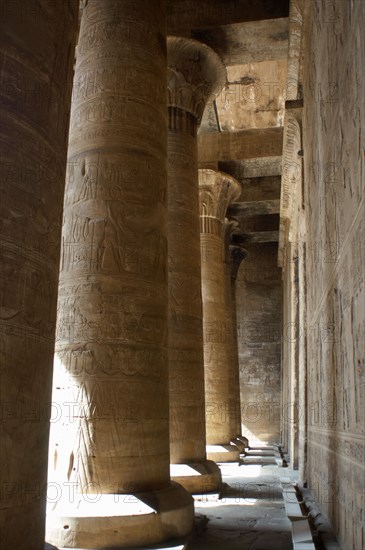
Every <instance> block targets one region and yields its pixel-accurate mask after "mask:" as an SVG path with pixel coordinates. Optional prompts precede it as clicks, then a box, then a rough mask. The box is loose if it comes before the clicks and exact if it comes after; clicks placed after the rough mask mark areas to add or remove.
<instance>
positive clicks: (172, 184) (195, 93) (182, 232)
mask: <svg viewBox="0 0 365 550" xmlns="http://www.w3.org/2000/svg"><path fill="white" fill-rule="evenodd" d="M167 46H168V49H167V58H168V73H167V74H168V78H167V88H168V112H169V130H168V214H167V225H168V258H169V262H168V263H169V266H168V287H169V290H168V294H169V334H168V346H169V384H170V453H171V463H173V464H174V463H175V464H176V463H177V464H179V463H180V464H181V463H184V462H185V463H192V462H201V461H205V458H206V457H205V446H206V440H205V398H204V356H203V306H202V295H201V261H200V217H199V183H198V142H197V128H198V126H199V122H200V118H201V116H202V113H203V110H204V106H205V104H206V101H207V100H208V98H209V97H211V96H212V94H213V93H214V92H215V91H216V90H218V89H219V88H220V86H221V82H222V80H224V79H225V74H226V71H225V67H224V65H223V63H222V62H221V60H220V59H219V57H218V56H217V54H216V53H215V52H213V50H211V49H210V48H208V47H207V46H206V45H204V44H201V43H199V42H197V41H196V40H189V39H186V38H177V37H168V41H167ZM200 477H201V476H200ZM201 481H202V483H203V480H201ZM202 483H201V484H200V485H201V486H202Z"/></svg>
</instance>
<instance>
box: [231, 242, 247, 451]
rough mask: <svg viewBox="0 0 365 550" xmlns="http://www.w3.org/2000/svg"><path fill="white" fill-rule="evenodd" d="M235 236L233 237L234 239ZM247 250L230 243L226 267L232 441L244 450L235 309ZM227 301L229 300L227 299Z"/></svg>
mask: <svg viewBox="0 0 365 550" xmlns="http://www.w3.org/2000/svg"><path fill="white" fill-rule="evenodd" d="M234 237H235V235H233V239H234ZM247 254H248V253H247V250H245V249H244V248H243V247H242V245H240V244H234V243H233V242H231V244H230V245H229V264H228V265H227V267H228V269H227V271H228V273H227V285H228V286H229V292H230V299H231V312H232V327H233V330H232V340H231V342H232V373H233V375H232V390H231V393H232V396H233V398H234V401H235V427H234V430H235V431H234V441H236V443H237V440H238V441H241V442H242V443H243V446H244V449H246V448H247V447H248V446H249V443H248V440H247V438H246V437H244V436H243V435H242V418H241V392H240V367H239V356H238V341H237V337H238V330H237V307H236V279H237V274H238V269H239V267H240V265H241V262H242V261H243V260H244V259H245V258H246V257H247ZM228 299H229V298H228Z"/></svg>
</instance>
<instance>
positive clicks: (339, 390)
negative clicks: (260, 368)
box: [300, 0, 365, 549]
mask: <svg viewBox="0 0 365 550" xmlns="http://www.w3.org/2000/svg"><path fill="white" fill-rule="evenodd" d="M305 25H306V26H305V36H306V48H305V65H304V83H305V86H304V94H303V95H304V120H303V127H304V143H303V147H304V177H305V197H304V200H305V210H306V222H307V223H306V225H307V239H306V243H305V245H306V257H307V260H306V264H307V281H308V285H307V292H308V299H307V307H308V313H307V323H306V327H301V328H302V330H306V331H307V334H308V481H309V486H310V488H311V489H312V491H314V494H315V496H316V498H317V500H318V502H319V503H320V505H321V507H322V510H323V511H324V513H325V514H326V515H327V516H328V518H329V519H330V521H331V522H332V525H333V527H334V529H335V532H336V533H337V536H338V539H339V541H340V543H341V545H342V547H343V548H346V549H347V548H356V549H357V548H363V547H364V542H365V536H364V530H363V526H364V492H363V483H364V476H365V472H364V464H365V462H364V456H365V434H364V427H365V365H364V358H365V349H364V345H365V338H364V328H365V321H364V318H365V312H364V304H365V295H364V292H365V291H364V283H365V272H364V270H365V254H364V242H365V210H364V200H365V199H364V184H365V172H364V166H365V165H364V146H365V143H364V133H363V122H364V119H365V84H364V70H363V68H364V65H365V42H364V31H363V29H364V26H365V3H364V2H361V1H360V2H341V1H337V2H320V1H318V0H316V1H314V2H313V8H312V9H311V10H310V13H309V14H308V17H307V21H306V23H305ZM300 244H302V243H300Z"/></svg>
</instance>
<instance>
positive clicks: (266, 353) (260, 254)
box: [236, 243, 281, 443]
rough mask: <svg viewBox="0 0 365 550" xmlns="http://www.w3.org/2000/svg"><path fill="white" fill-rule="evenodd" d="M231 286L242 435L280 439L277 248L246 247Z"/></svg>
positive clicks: (278, 278)
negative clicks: (245, 257) (235, 329)
mask: <svg viewBox="0 0 365 550" xmlns="http://www.w3.org/2000/svg"><path fill="white" fill-rule="evenodd" d="M245 248H246V249H247V251H248V256H247V259H245V261H244V262H242V264H241V267H240V268H239V271H238V277H237V281H236V301H237V326H238V349H239V362H240V383H241V416H242V434H243V435H245V436H246V437H247V438H248V440H249V441H250V443H251V441H254V440H255V439H257V440H262V441H270V442H278V441H279V439H280V408H281V386H280V369H281V367H280V343H281V342H280V336H281V334H280V330H281V270H280V269H278V267H277V245H275V244H273V243H266V244H257V245H253V244H251V245H249V244H248V245H247V246H245Z"/></svg>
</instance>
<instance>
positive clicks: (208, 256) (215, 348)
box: [199, 170, 240, 460]
mask: <svg viewBox="0 0 365 550" xmlns="http://www.w3.org/2000/svg"><path fill="white" fill-rule="evenodd" d="M199 186H200V216H201V217H200V221H201V256H202V296H203V319H204V324H203V327H204V328H203V330H204V369H205V397H206V429H207V444H208V446H211V445H220V446H222V445H226V446H227V447H229V443H230V440H231V435H232V434H231V428H232V424H231V418H230V405H231V399H230V383H229V382H230V381H229V378H230V369H229V355H228V353H227V352H228V349H227V332H228V330H231V324H232V323H231V319H228V317H227V295H226V284H225V283H226V276H225V246H224V245H225V243H224V230H223V222H224V218H225V213H226V211H227V207H228V205H229V203H230V202H231V201H232V200H234V198H238V196H239V192H240V186H239V184H238V182H236V180H234V178H231V177H230V176H228V175H225V174H223V173H222V172H215V171H213V170H199ZM231 447H232V446H231ZM234 449H235V450H234ZM234 449H229V448H227V449H226V455H227V460H232V459H234V460H236V459H239V452H238V450H237V448H234ZM229 451H232V453H230V452H229ZM211 452H212V453H213V450H212V449H210V450H209V452H208V457H211V458H213V459H215V460H224V457H221V455H220V454H219V458H217V457H214V456H213V454H211ZM214 452H216V450H214Z"/></svg>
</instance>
